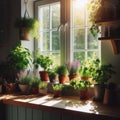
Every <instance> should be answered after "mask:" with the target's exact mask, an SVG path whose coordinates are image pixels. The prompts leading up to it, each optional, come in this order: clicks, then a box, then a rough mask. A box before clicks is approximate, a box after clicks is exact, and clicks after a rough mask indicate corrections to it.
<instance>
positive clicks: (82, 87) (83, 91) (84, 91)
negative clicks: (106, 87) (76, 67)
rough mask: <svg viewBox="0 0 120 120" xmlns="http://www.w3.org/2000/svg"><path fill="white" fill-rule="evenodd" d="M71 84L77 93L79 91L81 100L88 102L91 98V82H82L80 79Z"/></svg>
mask: <svg viewBox="0 0 120 120" xmlns="http://www.w3.org/2000/svg"><path fill="white" fill-rule="evenodd" d="M70 84H71V85H72V86H73V88H74V89H75V90H77V92H78V91H79V95H80V99H81V100H86V99H88V98H89V94H88V93H89V92H88V88H89V87H90V82H89V81H87V80H81V79H78V78H74V79H72V80H71V82H70Z"/></svg>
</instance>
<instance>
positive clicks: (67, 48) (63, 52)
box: [34, 0, 101, 64]
mask: <svg viewBox="0 0 120 120" xmlns="http://www.w3.org/2000/svg"><path fill="white" fill-rule="evenodd" d="M55 2H60V8H61V10H60V12H61V13H60V18H61V19H60V23H61V24H60V26H63V28H62V30H61V31H60V32H61V33H60V34H61V38H60V40H61V41H60V42H61V43H60V44H61V47H60V48H61V49H60V56H61V60H60V61H61V64H66V63H68V62H71V61H73V53H72V52H73V40H71V38H72V37H71V35H72V33H71V3H72V0H41V1H35V2H34V15H35V16H34V17H35V18H38V6H39V5H45V4H51V3H55ZM38 43H39V41H34V50H36V49H37V48H38ZM100 49H101V44H100V42H99V43H98V50H99V57H101V50H100Z"/></svg>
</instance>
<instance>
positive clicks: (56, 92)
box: [53, 90, 61, 98]
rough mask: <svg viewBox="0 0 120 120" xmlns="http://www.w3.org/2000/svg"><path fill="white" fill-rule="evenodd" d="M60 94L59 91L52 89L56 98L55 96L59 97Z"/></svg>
mask: <svg viewBox="0 0 120 120" xmlns="http://www.w3.org/2000/svg"><path fill="white" fill-rule="evenodd" d="M60 96H61V91H56V90H55V91H54V96H53V97H54V98H56V97H60Z"/></svg>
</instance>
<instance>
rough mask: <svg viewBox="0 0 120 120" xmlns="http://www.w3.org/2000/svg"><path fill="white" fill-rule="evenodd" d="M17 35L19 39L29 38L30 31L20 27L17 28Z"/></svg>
mask: <svg viewBox="0 0 120 120" xmlns="http://www.w3.org/2000/svg"><path fill="white" fill-rule="evenodd" d="M19 37H20V40H29V39H30V33H29V31H28V30H27V29H26V28H24V27H22V28H20V29H19Z"/></svg>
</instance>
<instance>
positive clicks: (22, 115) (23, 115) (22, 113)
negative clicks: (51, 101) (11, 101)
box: [18, 107, 26, 120]
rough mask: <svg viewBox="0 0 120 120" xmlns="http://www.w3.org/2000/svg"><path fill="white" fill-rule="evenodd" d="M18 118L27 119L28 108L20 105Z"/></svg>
mask: <svg viewBox="0 0 120 120" xmlns="http://www.w3.org/2000/svg"><path fill="white" fill-rule="evenodd" d="M18 120H26V110H25V108H24V107H18Z"/></svg>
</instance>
